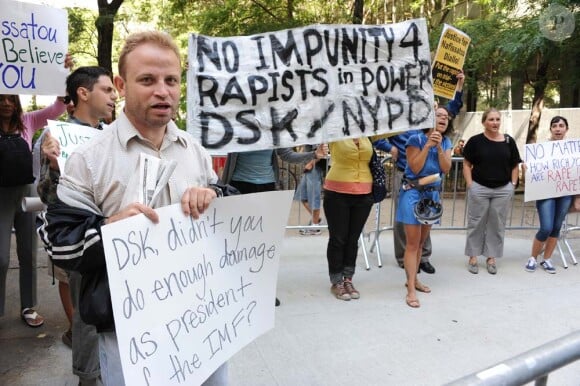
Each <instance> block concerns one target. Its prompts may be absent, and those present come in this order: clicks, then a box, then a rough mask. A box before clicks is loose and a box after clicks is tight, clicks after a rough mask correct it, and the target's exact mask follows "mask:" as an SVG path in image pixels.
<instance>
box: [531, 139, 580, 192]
mask: <svg viewBox="0 0 580 386" xmlns="http://www.w3.org/2000/svg"><path fill="white" fill-rule="evenodd" d="M525 162H526V190H525V193H524V201H533V200H541V199H544V198H551V197H562V196H570V195H575V194H580V139H567V140H562V141H548V142H543V143H534V144H528V145H526V154H525Z"/></svg>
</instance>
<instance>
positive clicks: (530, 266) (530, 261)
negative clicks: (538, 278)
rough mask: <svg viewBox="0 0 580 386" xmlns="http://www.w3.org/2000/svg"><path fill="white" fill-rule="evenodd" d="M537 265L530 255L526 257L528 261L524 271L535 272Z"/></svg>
mask: <svg viewBox="0 0 580 386" xmlns="http://www.w3.org/2000/svg"><path fill="white" fill-rule="evenodd" d="M537 266H538V263H537V262H536V259H534V258H533V257H530V258H529V259H528V263H527V264H526V271H528V272H535V271H536V267H537Z"/></svg>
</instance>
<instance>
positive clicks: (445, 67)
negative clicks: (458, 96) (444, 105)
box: [433, 24, 471, 99]
mask: <svg viewBox="0 0 580 386" xmlns="http://www.w3.org/2000/svg"><path fill="white" fill-rule="evenodd" d="M470 42H471V38H470V37H469V36H467V35H466V34H465V33H464V32H462V31H460V30H458V29H457V28H455V27H452V26H450V25H448V24H445V25H444V26H443V31H442V32H441V39H439V45H438V46H437V52H436V53H435V60H434V62H433V92H434V93H435V95H438V96H441V97H443V98H447V99H453V95H454V94H455V85H456V84H457V74H458V73H459V72H461V70H462V69H463V64H464V63H465V57H466V55H467V49H468V48H469V43H470Z"/></svg>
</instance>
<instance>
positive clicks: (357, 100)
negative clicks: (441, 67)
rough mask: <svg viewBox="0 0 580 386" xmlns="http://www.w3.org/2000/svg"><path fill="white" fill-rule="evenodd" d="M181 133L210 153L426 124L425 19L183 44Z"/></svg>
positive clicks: (429, 106) (429, 92) (197, 38)
mask: <svg viewBox="0 0 580 386" xmlns="http://www.w3.org/2000/svg"><path fill="white" fill-rule="evenodd" d="M187 99H188V100H187V102H188V121H187V130H188V131H189V132H190V133H192V134H193V136H194V137H196V138H198V139H199V140H200V142H201V143H202V145H203V146H204V147H205V148H207V149H208V150H210V151H211V152H213V153H216V154H217V153H222V154H223V153H224V152H230V151H244V150H253V149H265V148H276V147H289V146H296V145H301V144H306V143H322V142H330V141H335V140H340V139H344V138H349V137H361V136H369V135H374V134H377V133H387V132H390V131H404V130H408V129H411V128H426V127H431V126H432V124H433V101H434V99H433V88H432V84H431V60H430V53H429V40H428V35H427V26H426V23H425V20H424V19H417V20H409V21H406V22H402V23H397V24H391V25H380V26H371V25H313V26H308V27H303V28H295V29H289V30H285V31H277V32H270V33H264V34H258V35H252V36H238V37H227V38H217V37H209V36H203V35H195V34H192V35H190V38H189V71H188V77H187Z"/></svg>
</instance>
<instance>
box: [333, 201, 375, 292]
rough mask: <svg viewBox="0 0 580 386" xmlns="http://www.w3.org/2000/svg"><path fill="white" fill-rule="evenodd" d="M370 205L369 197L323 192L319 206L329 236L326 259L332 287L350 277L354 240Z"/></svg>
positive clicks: (355, 252)
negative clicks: (322, 200) (321, 203)
mask: <svg viewBox="0 0 580 386" xmlns="http://www.w3.org/2000/svg"><path fill="white" fill-rule="evenodd" d="M372 206H373V199H372V196H371V194H344V193H337V192H332V191H328V190H325V191H324V203H323V207H324V215H325V216H326V221H327V223H328V234H329V238H328V247H327V249H326V258H327V260H328V274H329V276H330V282H331V283H332V284H337V283H339V282H341V281H342V280H343V278H345V277H346V278H352V276H353V275H354V270H355V266H356V256H357V254H358V239H359V236H360V234H361V232H362V230H363V227H364V225H365V223H366V221H367V218H368V217H369V213H370V212H371V208H372Z"/></svg>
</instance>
